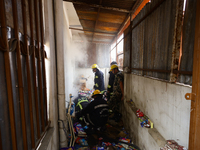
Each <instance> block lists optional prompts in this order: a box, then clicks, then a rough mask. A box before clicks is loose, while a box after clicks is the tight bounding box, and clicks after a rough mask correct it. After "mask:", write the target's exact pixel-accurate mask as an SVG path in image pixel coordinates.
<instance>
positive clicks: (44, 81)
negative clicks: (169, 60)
mask: <svg viewBox="0 0 200 150" xmlns="http://www.w3.org/2000/svg"><path fill="white" fill-rule="evenodd" d="M39 8H40V31H41V46H42V54H43V55H42V66H43V84H44V101H45V111H46V112H45V113H46V125H47V124H48V116H47V86H46V66H45V51H44V26H43V11H42V0H39Z"/></svg>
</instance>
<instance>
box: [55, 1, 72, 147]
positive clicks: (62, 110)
mask: <svg viewBox="0 0 200 150" xmlns="http://www.w3.org/2000/svg"><path fill="white" fill-rule="evenodd" d="M53 7H54V12H53V14H55V16H54V32H55V51H56V70H57V73H56V74H57V99H58V115H59V116H58V119H59V120H62V121H63V122H64V125H66V107H65V72H64V70H65V69H64V44H63V1H62V0H53ZM58 126H59V138H60V140H59V141H60V147H61V148H62V147H67V142H68V141H67V137H66V135H65V132H64V130H63V125H62V124H61V123H60V122H59V124H58Z"/></svg>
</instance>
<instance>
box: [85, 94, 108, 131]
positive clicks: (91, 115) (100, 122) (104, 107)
mask: <svg viewBox="0 0 200 150" xmlns="http://www.w3.org/2000/svg"><path fill="white" fill-rule="evenodd" d="M92 97H93V98H94V100H93V101H92V102H90V103H89V104H88V105H87V106H86V108H84V109H83V110H82V111H81V115H82V116H83V120H84V122H85V124H86V125H87V126H88V127H89V128H90V129H91V128H94V129H97V128H101V127H104V126H105V124H106V123H107V120H108V116H109V108H108V104H107V102H106V101H105V100H104V99H103V98H102V94H101V92H100V91H99V90H95V91H94V92H93V94H92Z"/></svg>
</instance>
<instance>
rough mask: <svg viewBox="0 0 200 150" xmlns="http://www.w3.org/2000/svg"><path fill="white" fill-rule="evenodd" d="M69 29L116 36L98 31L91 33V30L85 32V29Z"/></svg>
mask: <svg viewBox="0 0 200 150" xmlns="http://www.w3.org/2000/svg"><path fill="white" fill-rule="evenodd" d="M69 29H71V30H78V31H86V32H92V33H99V34H107V35H116V34H115V33H109V32H99V31H98V32H97V31H91V30H87V29H78V28H71V27H69Z"/></svg>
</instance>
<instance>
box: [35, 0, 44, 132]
mask: <svg viewBox="0 0 200 150" xmlns="http://www.w3.org/2000/svg"><path fill="white" fill-rule="evenodd" d="M34 9H35V26H36V37H37V45H38V53H39V58H38V73H39V77H38V78H39V89H40V102H41V122H42V131H44V129H45V123H44V110H43V108H44V106H43V96H42V72H41V70H42V68H41V52H40V41H39V40H40V38H39V25H38V23H39V19H38V9H37V0H34Z"/></svg>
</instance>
